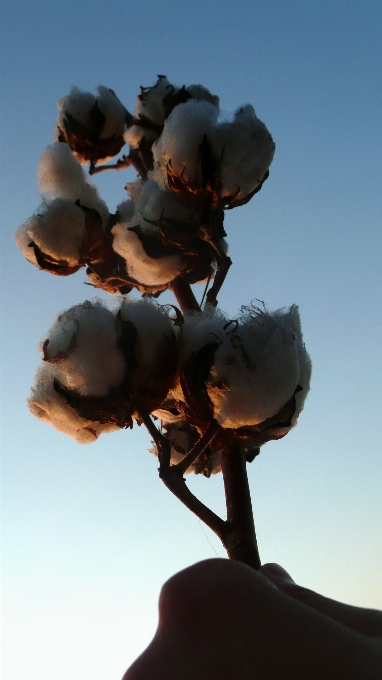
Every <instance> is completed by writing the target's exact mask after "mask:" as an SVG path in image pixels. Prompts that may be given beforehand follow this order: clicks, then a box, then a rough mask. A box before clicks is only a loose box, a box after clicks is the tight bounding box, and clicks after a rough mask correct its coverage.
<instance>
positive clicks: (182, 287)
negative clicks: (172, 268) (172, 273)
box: [171, 276, 200, 314]
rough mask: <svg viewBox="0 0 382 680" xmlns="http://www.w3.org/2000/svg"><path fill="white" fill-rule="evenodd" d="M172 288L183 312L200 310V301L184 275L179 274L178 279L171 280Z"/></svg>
mask: <svg viewBox="0 0 382 680" xmlns="http://www.w3.org/2000/svg"><path fill="white" fill-rule="evenodd" d="M171 290H172V292H173V293H174V295H175V297H176V299H177V301H178V305H179V307H180V309H181V310H182V312H183V314H185V313H186V312H190V311H194V312H200V306H199V303H198V301H197V299H196V297H195V295H194V294H193V292H192V289H191V286H190V284H189V283H188V281H186V279H184V278H183V276H177V277H176V279H174V280H173V281H171Z"/></svg>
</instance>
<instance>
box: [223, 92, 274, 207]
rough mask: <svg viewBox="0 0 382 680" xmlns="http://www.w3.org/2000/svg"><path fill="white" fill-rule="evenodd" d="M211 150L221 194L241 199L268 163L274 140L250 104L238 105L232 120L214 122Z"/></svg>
mask: <svg viewBox="0 0 382 680" xmlns="http://www.w3.org/2000/svg"><path fill="white" fill-rule="evenodd" d="M212 141H213V144H212V146H213V150H214V154H215V157H216V158H218V159H221V162H220V182H221V190H220V192H221V196H222V197H224V196H236V199H237V200H242V199H244V198H245V197H246V196H248V195H249V194H251V193H252V192H253V191H254V190H255V189H256V187H258V186H259V185H260V184H261V182H262V180H263V179H264V176H265V174H266V172H267V170H268V169H269V166H270V164H271V163H272V159H273V155H274V152H275V144H274V141H273V139H272V137H271V135H270V134H269V132H268V130H267V128H266V126H265V125H264V123H262V122H261V120H259V119H258V118H257V116H256V114H255V111H254V108H253V106H251V105H250V104H246V105H245V106H242V107H240V108H239V109H238V110H237V111H236V113H235V115H234V119H233V121H232V122H226V123H220V124H219V125H217V127H216V130H215V134H214V137H213V140H212Z"/></svg>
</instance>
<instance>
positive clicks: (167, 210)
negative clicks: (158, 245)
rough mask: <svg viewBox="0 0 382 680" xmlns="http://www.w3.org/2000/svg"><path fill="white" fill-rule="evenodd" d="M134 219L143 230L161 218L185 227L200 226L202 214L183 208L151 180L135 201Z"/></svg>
mask: <svg viewBox="0 0 382 680" xmlns="http://www.w3.org/2000/svg"><path fill="white" fill-rule="evenodd" d="M135 218H136V220H137V223H138V224H139V225H140V226H141V227H142V228H143V229H145V227H146V228H147V227H148V226H150V222H153V221H154V222H160V220H161V218H162V219H168V220H171V221H172V222H178V223H180V224H182V225H183V226H185V227H186V226H198V225H200V224H201V222H202V213H201V211H200V210H199V211H198V210H194V209H193V208H188V207H186V206H184V205H183V203H182V202H181V201H180V200H179V199H178V198H177V196H176V195H174V194H171V193H169V192H168V191H163V190H162V189H161V188H160V187H159V186H158V184H157V183H156V182H155V181H154V180H153V179H149V180H147V182H145V185H144V187H143V191H142V192H141V193H140V194H139V196H138V197H137V199H136V202H135Z"/></svg>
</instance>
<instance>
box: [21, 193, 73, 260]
mask: <svg viewBox="0 0 382 680" xmlns="http://www.w3.org/2000/svg"><path fill="white" fill-rule="evenodd" d="M28 235H29V236H30V239H31V240H32V241H33V242H34V243H35V244H36V245H37V246H38V247H39V249H40V250H41V251H42V252H43V253H44V254H46V255H49V256H50V257H52V258H53V259H55V260H57V261H63V262H65V263H66V264H67V265H68V266H72V267H74V266H76V265H77V264H78V263H79V260H80V248H81V245H82V243H83V241H84V239H85V236H86V231H85V215H84V213H83V211H82V210H81V208H79V207H78V206H77V205H75V204H74V203H71V202H70V201H65V200H61V199H56V200H55V201H52V203H49V204H48V205H45V206H43V207H42V210H41V211H40V212H38V213H37V214H36V215H34V216H33V217H32V218H31V220H30V224H29V229H28Z"/></svg>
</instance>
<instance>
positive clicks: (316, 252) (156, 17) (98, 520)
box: [1, 0, 382, 680]
mask: <svg viewBox="0 0 382 680" xmlns="http://www.w3.org/2000/svg"><path fill="white" fill-rule="evenodd" d="M1 13H2V40H1V42H2V52H3V54H2V70H3V72H2V92H1V98H2V101H1V110H2V113H1V128H2V149H1V164H2V168H1V170H2V178H1V189H2V201H1V204H2V205H1V211H2V217H1V237H2V257H3V263H2V277H3V279H2V305H3V309H2V316H1V326H2V347H3V351H2V400H3V410H2V457H3V494H2V496H3V511H2V527H3V528H2V531H3V626H4V627H3V631H4V643H3V660H4V661H3V663H4V675H3V677H4V680H21V679H24V678H25V677H28V678H35V677H38V678H39V679H40V680H50V679H51V678H52V677H54V679H55V680H67V679H68V678H70V680H83V678H92V680H104V679H105V678H108V680H113V679H115V680H118V679H119V678H120V677H121V676H122V674H123V672H124V671H125V670H126V668H127V667H128V666H129V664H130V663H131V662H132V660H133V659H134V658H135V657H136V656H137V655H138V653H139V652H140V651H142V650H143V648H144V647H145V646H146V645H147V644H148V642H149V641H150V639H151V637H152V635H153V633H154V630H155V627H156V610H157V596H158V593H159V589H160V586H161V584H162V583H163V582H164V581H165V580H166V579H167V578H168V577H169V576H170V575H171V574H173V573H174V572H176V571H178V570H179V569H181V568H183V567H185V566H188V565H190V564H191V563H193V562H196V561H198V560H201V559H205V558H209V557H213V556H215V553H217V554H218V555H219V556H221V557H224V550H223V548H222V547H221V546H220V545H219V542H218V541H217V539H215V537H214V536H213V535H211V532H209V530H208V529H205V528H204V527H202V526H201V524H200V522H199V521H198V520H197V519H196V518H195V517H194V516H193V515H191V514H190V513H189V512H188V511H187V510H186V509H184V508H183V506H181V504H180V503H179V502H178V501H177V500H176V499H175V498H173V497H172V496H171V495H170V493H169V492H168V491H167V490H166V489H165V487H164V486H163V485H162V484H161V482H160V481H159V479H158V475H157V462H156V460H155V459H154V457H153V456H151V455H150V453H148V448H149V447H150V440H149V437H148V436H147V435H146V434H145V432H144V431H143V430H141V429H139V428H137V427H136V428H135V429H134V430H133V431H121V432H118V433H115V434H111V435H104V436H103V437H101V438H100V439H99V440H98V441H97V442H96V443H95V444H93V445H90V446H86V447H81V446H79V445H77V444H76V443H75V442H74V441H72V440H70V439H69V438H67V437H65V436H64V435H62V434H60V433H58V432H56V431H55V430H53V429H52V428H50V427H49V426H48V425H45V424H43V423H41V422H39V421H37V420H35V419H34V418H33V417H32V416H31V415H30V414H29V412H28V410H27V407H26V398H27V396H28V394H29V390H30V386H31V384H32V382H33V376H34V373H35V370H36V367H37V365H38V363H39V361H40V357H39V354H38V350H37V345H38V341H39V339H40V338H41V337H42V336H43V335H44V333H45V332H46V330H47V329H48V328H49V327H50V325H51V324H52V322H53V320H54V318H55V316H56V314H57V313H58V312H60V311H62V310H64V309H66V308H68V307H69V306H71V305H73V304H75V303H77V302H81V301H83V300H85V299H86V298H87V297H89V296H91V295H92V290H91V289H90V288H89V287H88V286H84V280H85V276H84V273H83V271H80V272H78V273H77V274H76V275H74V276H73V277H69V278H66V279H61V278H59V277H54V276H51V275H49V274H46V273H44V272H41V271H38V270H37V269H35V268H34V267H33V266H32V265H30V264H29V263H28V262H26V261H25V260H24V259H23V257H22V255H21V252H19V251H18V250H17V248H16V247H15V245H14V243H13V233H14V231H15V229H16V228H17V226H18V225H19V224H21V223H22V222H24V221H25V220H26V218H27V217H29V216H30V215H31V214H32V213H33V212H34V211H35V210H36V208H37V207H38V205H39V195H38V191H37V185H36V167H37V162H38V158H39V156H40V154H41V153H42V151H43V150H44V148H45V147H46V145H47V144H49V143H50V142H51V141H52V134H53V126H54V123H55V119H56V101H57V99H59V98H60V97H62V96H64V95H65V94H67V93H68V92H69V89H70V87H71V85H78V86H79V87H80V88H81V89H84V90H92V89H93V88H94V87H95V86H97V85H98V84H102V85H106V86H108V87H111V88H112V89H113V90H115V92H116V93H117V95H118V96H119V98H120V99H121V100H122V101H123V103H124V104H125V106H126V107H127V108H128V109H130V110H132V108H133V106H134V102H135V97H136V95H137V94H138V92H139V86H140V85H144V86H147V85H152V84H154V82H155V80H156V74H158V73H161V74H166V75H167V77H168V78H169V80H170V81H171V82H174V83H175V84H178V85H182V84H184V83H185V84H191V83H202V84H203V85H205V86H206V87H208V88H209V89H210V90H211V91H212V92H213V93H216V94H218V95H219V96H220V98H221V106H222V109H223V110H224V111H225V112H227V113H232V112H233V111H234V110H235V109H236V108H237V107H238V106H239V105H240V104H243V103H247V102H249V103H252V104H253V105H254V107H255V110H256V113H257V115H258V116H259V117H260V118H261V119H262V120H264V121H265V123H266V124H267V126H268V128H269V130H270V131H271V133H272V135H273V137H274V139H275V141H276V154H275V159H274V162H273V165H272V167H271V174H270V178H269V180H268V181H267V182H266V183H265V185H264V187H263V189H262V191H261V192H260V193H259V194H258V195H256V196H255V197H254V199H253V200H252V201H251V202H250V203H249V204H248V205H246V206H244V207H241V208H237V209H235V210H233V211H230V212H229V213H228V214H227V218H226V230H227V232H228V242H229V247H230V254H231V257H232V259H233V266H232V268H231V270H230V272H229V275H228V279H227V281H226V283H225V286H224V288H223V291H222V292H221V294H220V298H219V302H220V306H221V308H222V309H223V310H225V311H226V312H227V313H228V314H229V315H230V316H234V315H235V313H236V312H237V310H238V309H239V308H240V305H242V304H247V303H249V302H250V300H251V299H254V298H258V299H260V300H263V301H264V302H265V303H266V305H267V306H268V308H269V309H275V308H278V307H282V306H286V305H290V304H292V303H296V304H298V305H299V306H300V313H301V318H302V324H303V331H304V338H305V342H306V345H307V348H308V351H309V352H310V354H311V357H312V361H313V376H312V387H311V392H310V395H309V396H308V399H307V402H306V405H305V409H304V411H303V413H302V415H301V417H300V419H299V424H298V426H297V428H295V430H294V431H293V432H291V433H290V434H289V435H288V436H287V437H286V438H285V439H283V440H281V441H279V442H272V443H269V444H267V445H266V446H265V447H264V448H263V450H262V453H261V455H260V456H259V457H258V458H257V459H256V461H255V462H254V463H253V464H252V465H250V466H249V469H248V473H249V479H250V486H251V490H252V496H253V506H254V514H255V522H256V527H257V533H258V540H259V548H260V554H261V557H262V561H263V562H266V561H273V562H279V563H280V564H282V565H283V566H284V567H285V568H286V569H288V570H289V571H290V573H291V574H292V575H293V576H294V577H295V579H296V580H297V581H298V582H300V583H302V584H304V585H306V586H307V587H311V588H313V589H316V590H318V591H319V592H322V593H323V594H326V595H328V596H330V597H333V598H336V599H339V600H343V601H346V602H349V603H352V604H357V605H364V606H369V607H382V583H381V565H382V539H381V535H382V495H381V483H382V456H381V436H380V423H381V396H382V395H381V384H382V375H381V346H382V328H381V311H382V310H381V291H382V285H381V245H382V243H381V241H382V239H381V207H382V205H381V202H382V201H381V174H382V173H381V75H382V73H381V71H382V67H381V64H382V55H381V20H382V5H381V4H380V3H379V2H368V1H367V0H366V1H365V0H362V1H359V2H357V1H355V2H352V1H350V0H348V1H346V2H341V1H339V0H338V1H334V0H332V1H331V2H319V1H314V0H312V1H308V0H307V1H305V2H301V1H300V2H292V1H288V0H285V1H281V0H279V1H275V0H267V1H265V0H264V1H263V2H257V1H255V0H254V1H252V2H241V1H238V0H236V1H235V2H233V1H224V0H223V1H222V0H220V1H216V2H215V1H212V0H205V1H204V2H199V1H194V2H193V3H191V2H186V1H182V0H178V1H176V2H175V1H171V0H156V1H155V2H149V1H144V0H143V1H141V2H139V3H138V2H130V1H129V0H124V1H123V2H119V1H114V0H110V1H109V0H103V1H102V2H97V1H92V2H84V1H82V0H77V1H76V2H65V1H62V2H55V1H53V0H52V1H50V2H48V1H40V2H36V1H32V0H28V2H19V1H17V0H13V1H12V2H4V1H3V2H2V4H1ZM128 179H131V174H129V172H128V171H121V172H119V173H104V174H101V175H100V176H97V178H96V183H97V184H98V186H99V188H100V191H101V194H102V196H103V198H104V199H105V200H106V202H107V203H108V206H109V209H110V210H111V211H114V210H115V207H116V206H117V204H118V203H119V202H121V201H122V200H124V198H125V197H126V196H125V192H124V188H123V187H124V184H125V183H126V181H127V180H128ZM196 293H197V295H198V296H201V288H198V287H197V288H196ZM104 297H106V295H104ZM169 299H170V296H168V297H167V298H166V297H163V301H166V300H169ZM189 482H190V486H191V487H192V489H193V490H194V491H195V493H197V494H198V495H199V496H200V497H201V498H202V499H205V500H206V501H207V502H208V503H209V504H210V505H212V507H213V508H214V509H215V510H216V511H217V512H220V513H222V514H223V513H224V498H223V491H222V479H221V476H215V477H214V478H212V479H210V480H207V479H205V478H202V479H200V478H193V479H191V480H189Z"/></svg>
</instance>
